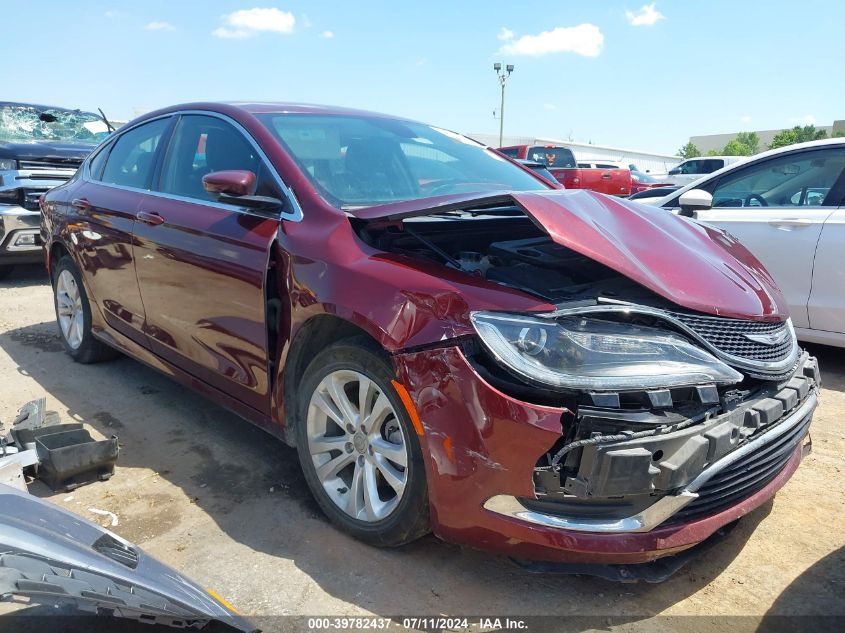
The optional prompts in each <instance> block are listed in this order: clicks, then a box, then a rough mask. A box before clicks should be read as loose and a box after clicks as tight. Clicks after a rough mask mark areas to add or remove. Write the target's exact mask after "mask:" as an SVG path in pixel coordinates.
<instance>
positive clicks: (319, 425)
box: [306, 370, 409, 523]
mask: <svg viewBox="0 0 845 633" xmlns="http://www.w3.org/2000/svg"><path fill="white" fill-rule="evenodd" d="M306 430H307V436H308V451H309V453H310V455H311V459H312V461H313V464H314V469H315V472H316V475H317V479H318V480H319V482H320V484H321V485H322V486H323V488H324V490H325V491H326V494H327V495H328V496H329V498H330V499H331V500H332V502H333V503H334V504H335V505H336V506H337V507H338V508H340V509H341V510H343V511H344V512H345V513H346V514H348V515H349V516H351V517H353V518H355V519H358V520H360V521H365V522H368V523H372V522H376V521H381V520H383V519H386V518H387V517H388V516H390V514H391V513H392V512H393V511H394V510H395V509H396V507H397V506H398V505H399V502H400V501H401V499H402V495H403V494H404V492H405V486H406V484H407V483H408V461H409V457H408V442H407V440H406V438H405V434H404V432H403V430H402V426H401V425H400V424H399V421H398V419H397V416H396V412H395V411H394V409H393V406H392V405H391V403H390V400H389V399H388V397H387V395H386V394H385V393H384V391H382V389H381V388H380V387H379V385H378V384H377V383H376V382H375V381H373V380H372V379H371V378H368V377H367V376H365V375H364V374H362V373H359V372H356V371H351V370H337V371H333V372H331V373H330V374H328V375H327V376H325V377H324V378H323V380H322V381H320V383H319V385H318V386H317V388H316V389H315V390H314V393H313V394H312V395H311V400H310V402H309V405H308V415H307V420H306Z"/></svg>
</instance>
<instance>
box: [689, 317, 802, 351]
mask: <svg viewBox="0 0 845 633" xmlns="http://www.w3.org/2000/svg"><path fill="white" fill-rule="evenodd" d="M672 316H673V317H674V318H675V319H677V320H678V321H680V322H681V323H683V324H684V325H685V326H687V327H688V328H690V329H691V330H693V331H694V332H695V333H696V334H698V335H699V336H700V337H701V338H703V339H704V340H705V341H707V342H708V343H710V344H711V345H712V346H713V347H715V348H717V349H718V350H720V351H721V352H723V353H725V354H729V355H730V356H737V357H739V358H744V359H747V360H750V361H755V362H759V363H778V362H782V361H785V360H786V359H788V358H789V357H790V355H791V354H792V351H793V348H794V346H795V337H794V336H793V334H792V332H790V331H789V326H788V325H787V323H786V321H779V322H772V321H747V320H744V319H729V318H724V317H713V316H703V315H700V314H689V313H683V312H674V313H672ZM784 331H785V332H786V333H787V337H786V338H785V339H784V340H783V342H781V343H778V344H776V345H766V344H765V343H758V342H756V341H753V340H751V339H749V338H747V337H746V336H745V335H746V334H751V335H755V334H758V335H759V334H763V335H765V334H777V333H780V332H784Z"/></svg>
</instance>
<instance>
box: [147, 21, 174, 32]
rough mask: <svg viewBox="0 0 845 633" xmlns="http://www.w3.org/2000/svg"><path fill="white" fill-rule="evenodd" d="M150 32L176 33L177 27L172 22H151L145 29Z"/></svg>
mask: <svg viewBox="0 0 845 633" xmlns="http://www.w3.org/2000/svg"><path fill="white" fill-rule="evenodd" d="M144 28H145V29H147V30H149V31H175V30H176V27H175V26H173V25H172V24H171V23H170V22H150V23H149V24H147V26H145V27H144Z"/></svg>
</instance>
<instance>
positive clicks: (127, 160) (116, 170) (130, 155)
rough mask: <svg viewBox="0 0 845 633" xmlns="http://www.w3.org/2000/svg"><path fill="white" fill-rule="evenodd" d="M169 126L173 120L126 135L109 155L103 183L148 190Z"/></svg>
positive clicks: (156, 121)
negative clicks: (155, 160)
mask: <svg viewBox="0 0 845 633" xmlns="http://www.w3.org/2000/svg"><path fill="white" fill-rule="evenodd" d="M169 123H170V119H156V120H155V121H151V122H149V123H145V124H144V125H141V126H138V127H136V128H134V129H132V130H130V131H128V132H126V133H125V134H122V135H121V136H120V138H118V139H117V140H116V141H115V142H114V143H113V144H112V150H111V152H108V159H107V160H106V165H105V168H104V169H103V175H102V178H101V180H102V181H103V182H105V183H110V184H113V185H123V186H125V187H137V188H139V189H148V188H149V186H150V177H151V175H152V169H153V157H154V156H155V151H156V148H157V147H158V144H159V141H160V140H161V135H162V134H164V131H165V130H166V129H167V126H168V124H169ZM101 153H103V154H105V153H106V152H101Z"/></svg>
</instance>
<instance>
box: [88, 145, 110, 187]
mask: <svg viewBox="0 0 845 633" xmlns="http://www.w3.org/2000/svg"><path fill="white" fill-rule="evenodd" d="M111 148H112V144H111V143H109V144H108V145H107V146H106V147H103V148H101V149H100V151H99V152H97V153H96V154H95V155H94V157H93V158H92V159H91V162H90V163H88V171H89V173H90V174H91V178H93V179H94V180H100V179H101V178H102V176H103V167H105V166H106V158H108V156H109V152H110V151H111Z"/></svg>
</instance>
